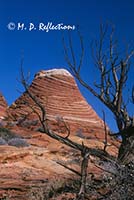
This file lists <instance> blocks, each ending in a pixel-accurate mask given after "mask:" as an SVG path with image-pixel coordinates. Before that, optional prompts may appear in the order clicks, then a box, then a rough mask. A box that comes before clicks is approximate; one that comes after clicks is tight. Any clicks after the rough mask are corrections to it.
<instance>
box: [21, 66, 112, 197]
mask: <svg viewBox="0 0 134 200" xmlns="http://www.w3.org/2000/svg"><path fill="white" fill-rule="evenodd" d="M21 83H22V85H23V87H24V89H25V94H27V95H28V97H29V98H30V99H32V101H33V106H32V105H31V104H29V103H28V102H26V103H27V105H28V106H29V108H31V110H32V112H34V113H35V114H36V115H37V117H38V119H39V121H40V124H41V129H40V132H42V133H44V134H46V135H48V136H49V137H51V138H53V139H55V140H58V141H59V142H61V143H63V144H65V145H67V146H69V147H71V148H73V149H75V150H78V151H80V153H81V156H82V162H81V172H77V171H75V170H73V169H70V168H69V167H66V166H64V165H63V164H61V163H60V164H61V165H62V166H64V167H66V168H67V169H69V170H71V171H72V172H74V173H76V174H77V175H80V176H81V186H80V190H79V193H78V195H77V197H76V200H85V199H86V198H87V197H86V179H87V169H88V161H89V158H90V155H92V156H94V157H99V158H103V159H107V156H108V154H105V152H104V151H103V150H99V149H95V148H89V147H87V146H85V145H84V144H83V143H82V144H79V143H76V142H74V141H72V140H71V139H70V138H69V136H70V130H69V128H68V126H67V124H66V123H65V122H64V121H63V119H62V124H64V126H65V128H66V133H67V135H66V136H65V137H63V136H61V135H58V134H57V133H56V132H54V131H52V130H51V129H50V128H49V126H48V123H47V121H48V119H47V114H46V110H45V107H44V106H43V105H42V104H41V103H40V101H39V99H38V98H37V97H36V96H35V95H33V93H32V92H31V90H30V88H29V85H28V84H27V81H26V79H25V77H24V73H23V70H22V69H21ZM27 101H28V100H27ZM39 111H40V112H39Z"/></svg>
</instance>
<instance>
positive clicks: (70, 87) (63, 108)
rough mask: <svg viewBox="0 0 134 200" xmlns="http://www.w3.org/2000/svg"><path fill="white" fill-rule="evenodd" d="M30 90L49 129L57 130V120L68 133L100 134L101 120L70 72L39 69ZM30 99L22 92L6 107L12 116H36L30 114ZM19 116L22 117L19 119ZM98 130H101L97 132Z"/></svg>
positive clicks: (15, 118)
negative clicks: (44, 116) (43, 113)
mask: <svg viewBox="0 0 134 200" xmlns="http://www.w3.org/2000/svg"><path fill="white" fill-rule="evenodd" d="M30 91H31V92H32V94H33V95H34V96H36V98H37V99H38V100H39V101H40V103H41V104H42V105H43V106H44V107H45V109H46V113H47V118H48V120H49V123H50V126H51V128H52V129H53V130H59V127H58V123H57V121H61V119H62V118H63V119H64V121H65V122H66V123H67V124H68V125H69V127H70V130H71V134H73V135H83V136H87V137H89V138H90V137H94V135H95V134H98V132H99V134H98V137H103V134H104V126H103V125H104V124H103V122H102V120H101V119H100V118H99V117H98V115H97V114H96V112H95V111H94V110H93V109H92V107H91V106H90V105H89V104H88V103H87V102H86V100H85V99H84V97H83V96H82V95H81V93H80V91H79V89H78V87H77V84H76V82H75V80H74V78H73V77H72V75H71V74H70V73H69V72H68V71H67V70H65V69H53V70H47V71H40V72H39V73H37V74H36V75H35V78H34V80H33V82H32V84H31V85H30ZM28 104H29V105H33V102H32V101H31V99H29V97H28V96H27V93H24V94H23V95H22V96H21V97H20V98H19V99H17V100H16V101H15V102H14V104H13V105H11V107H10V113H11V114H12V117H13V119H14V120H18V119H19V120H21V119H20V118H23V117H24V116H26V115H27V119H33V118H34V119H36V118H37V116H35V115H33V114H30V113H31V109H30V107H29V105H28ZM22 120H23V119H22ZM100 133H101V134H100Z"/></svg>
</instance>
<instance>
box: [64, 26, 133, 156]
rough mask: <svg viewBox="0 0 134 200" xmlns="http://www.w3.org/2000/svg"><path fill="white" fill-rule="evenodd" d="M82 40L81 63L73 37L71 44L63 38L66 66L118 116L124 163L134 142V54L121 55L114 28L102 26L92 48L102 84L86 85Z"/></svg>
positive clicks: (70, 39) (70, 40) (120, 154)
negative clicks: (133, 74) (131, 108)
mask: <svg viewBox="0 0 134 200" xmlns="http://www.w3.org/2000/svg"><path fill="white" fill-rule="evenodd" d="M79 38H80V46H81V54H80V58H79V61H78V59H77V58H78V57H77V53H76V52H75V51H74V47H73V42H72V38H71V36H70V35H69V40H68V44H67V43H66V42H65V38H63V45H64V53H65V59H66V62H67V64H68V66H69V68H70V71H71V72H72V74H73V76H74V77H75V78H76V79H77V80H78V81H79V82H80V83H81V85H83V86H84V87H85V88H86V89H87V90H88V91H89V92H90V93H92V94H93V95H94V96H95V97H96V98H98V99H99V100H100V101H101V102H102V103H103V104H104V105H105V106H106V107H107V108H108V109H109V110H110V111H111V112H112V113H113V114H114V117H115V120H116V123H117V127H118V129H119V132H118V133H117V135H121V137H122V144H121V146H120V149H119V155H118V158H119V159H121V158H123V157H124V156H122V155H123V154H124V153H125V152H127V151H126V148H128V143H129V142H130V141H133V140H132V138H133V136H134V131H133V129H134V119H133V116H130V115H129V112H128V104H129V103H131V102H132V103H134V87H133V88H132V90H131V88H129V90H131V92H132V93H131V94H130V95H129V94H128V92H127V87H126V86H127V84H128V78H129V71H130V67H131V65H130V64H131V63H130V61H131V58H132V56H133V55H134V51H133V50H131V51H128V49H127V50H126V51H125V53H123V55H122V53H121V52H119V51H118V50H119V48H118V42H117V41H116V40H115V39H114V28H113V27H109V26H108V25H106V26H104V25H102V24H101V25H100V35H99V39H98V40H95V41H93V42H92V45H91V50H92V56H93V60H94V66H95V67H96V71H98V76H97V77H98V81H97V82H95V83H94V84H92V83H90V82H86V81H85V80H84V78H83V77H82V73H81V71H82V65H83V58H84V51H85V49H84V44H83V38H82V36H81V35H80V34H79ZM77 52H78V50H77ZM91 67H92V66H91ZM128 87H129V86H128ZM131 97H132V98H131ZM131 137H132V138H131ZM130 138H131V139H130Z"/></svg>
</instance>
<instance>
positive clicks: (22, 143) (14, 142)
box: [8, 138, 29, 147]
mask: <svg viewBox="0 0 134 200" xmlns="http://www.w3.org/2000/svg"><path fill="white" fill-rule="evenodd" d="M8 145H10V146H16V147H28V146H29V144H28V143H27V141H26V140H25V139H22V138H12V139H10V140H9V141H8Z"/></svg>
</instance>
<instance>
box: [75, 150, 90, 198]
mask: <svg viewBox="0 0 134 200" xmlns="http://www.w3.org/2000/svg"><path fill="white" fill-rule="evenodd" d="M88 160H89V151H88V149H87V148H86V147H84V148H83V152H82V163H81V187H80V191H79V193H78V195H77V198H76V199H77V200H84V199H85V194H86V179H87V168H88Z"/></svg>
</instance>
